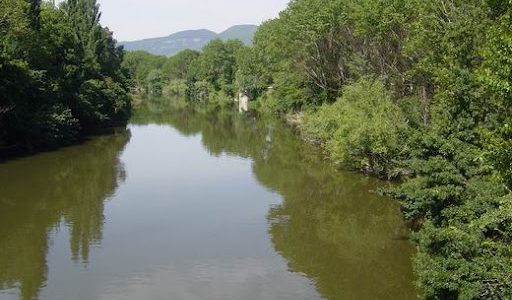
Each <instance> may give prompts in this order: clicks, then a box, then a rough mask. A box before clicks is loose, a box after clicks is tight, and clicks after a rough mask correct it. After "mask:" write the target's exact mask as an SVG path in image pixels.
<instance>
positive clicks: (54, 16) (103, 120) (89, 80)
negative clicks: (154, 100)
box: [0, 0, 130, 152]
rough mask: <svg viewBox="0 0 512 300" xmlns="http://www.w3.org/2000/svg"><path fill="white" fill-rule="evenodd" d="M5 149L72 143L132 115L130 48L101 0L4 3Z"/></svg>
mask: <svg viewBox="0 0 512 300" xmlns="http://www.w3.org/2000/svg"><path fill="white" fill-rule="evenodd" d="M0 12H1V15H0V151H1V152H4V151H8V152H21V151H36V150H44V149H48V148H53V147H57V146H62V145H67V144H70V143H73V142H75V141H77V140H78V139H79V138H80V136H82V135H83V134H84V133H87V132H90V131H92V130H95V129H97V128H101V127H105V126H111V125H114V124H118V123H122V122H125V121H126V120H127V118H128V117H129V114H130V99H129V97H128V93H127V92H128V86H129V85H128V82H127V80H126V76H125V75H124V74H123V72H122V71H121V62H122V59H123V51H122V49H121V48H118V47H117V46H116V41H115V40H114V39H113V37H112V33H111V32H110V31H109V30H108V29H107V28H104V27H102V26H101V25H100V23H99V21H100V16H101V14H100V12H99V5H98V4H97V3H96V1H95V0H68V1H65V2H63V3H62V4H61V5H60V6H59V7H55V6H53V5H52V4H50V3H48V2H42V3H41V1H38V0H2V1H0Z"/></svg>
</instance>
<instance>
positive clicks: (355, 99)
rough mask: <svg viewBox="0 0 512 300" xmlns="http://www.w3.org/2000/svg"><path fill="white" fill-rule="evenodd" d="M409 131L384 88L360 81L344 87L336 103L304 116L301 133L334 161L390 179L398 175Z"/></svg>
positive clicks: (366, 81) (376, 82)
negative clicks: (320, 146)
mask: <svg viewBox="0 0 512 300" xmlns="http://www.w3.org/2000/svg"><path fill="white" fill-rule="evenodd" d="M408 128H409V127H408V124H407V121H406V119H405V117H404V116H403V114H402V113H401V111H400V108H399V107H398V106H397V105H395V104H394V103H393V102H392V101H391V98H390V96H389V95H388V94H387V92H386V91H385V88H384V85H383V84H382V83H380V82H378V81H372V80H361V81H359V82H357V83H355V84H353V85H349V86H347V87H345V88H344V90H343V96H342V97H341V98H340V99H339V100H338V101H337V102H336V103H334V104H331V105H324V106H322V107H321V108H320V109H319V110H318V111H313V112H311V111H310V112H308V113H306V115H305V118H304V124H303V125H302V132H303V134H304V135H305V137H306V138H307V139H308V140H310V141H314V142H316V143H319V144H321V145H323V146H324V148H325V149H326V151H327V153H328V155H329V156H330V157H332V158H333V159H335V160H336V161H338V162H340V163H343V164H345V165H347V166H349V167H351V168H355V169H360V170H364V171H366V172H370V173H374V174H377V175H379V176H387V177H389V178H391V177H395V176H398V175H399V174H400V168H399V165H400V163H399V162H400V161H402V160H403V159H404V157H405V155H406V149H407V147H405V145H406V138H405V133H406V131H407V130H408Z"/></svg>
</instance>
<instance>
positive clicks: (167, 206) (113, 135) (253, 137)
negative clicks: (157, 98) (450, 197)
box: [0, 100, 416, 300]
mask: <svg viewBox="0 0 512 300" xmlns="http://www.w3.org/2000/svg"><path fill="white" fill-rule="evenodd" d="M162 101H163V100H161V102H159V103H154V104H151V103H150V104H148V105H146V106H144V107H141V108H139V109H138V111H137V112H136V113H135V115H134V117H133V118H132V121H131V123H130V124H129V126H128V128H127V129H116V130H112V132H109V133H105V134H102V135H98V136H94V137H92V138H90V139H89V140H88V141H87V142H85V143H83V144H81V145H77V146H73V147H68V148H64V149H61V150H58V151H54V152H47V153H42V154H38V155H34V156H31V157H25V158H19V159H14V160H9V161H7V162H3V163H0V299H1V300H18V299H20V300H33V299H34V300H74V299H77V300H82V299H83V300H96V299H97V300H103V299H105V300H107V299H108V300H117V299H119V300H132V299H133V300H145V299H147V300H157V299H158V300H160V299H162V300H164V299H165V300H167V299H176V300H196V299H197V300H199V299H208V300H230V299H233V300H239V299H240V300H244V299H247V300H260V299H267V300H273V299H283V300H286V299H289V300H306V299H308V300H309V299H312V300H314V299H330V300H337V299H343V300H344V299H362V300H365V299H386V300H387V299H389V300H400V299H415V298H416V291H415V288H414V286H413V281H414V276H413V272H412V264H411V257H412V256H413V253H414V248H413V247H412V246H411V244H410V243H409V242H408V240H407V235H408V231H407V229H406V227H405V226H404V224H403V221H402V219H401V216H400V212H399V208H398V206H397V205H396V203H395V202H393V201H392V200H390V199H387V198H384V197H381V196H378V195H377V194H376V193H375V190H376V189H377V188H378V187H379V186H381V185H382V184H383V183H381V182H378V181H376V180H374V179H371V178H368V177H365V176H362V175H359V174H355V173H350V172H342V171H338V170H336V169H335V168H333V167H332V166H331V165H330V164H329V163H327V162H325V161H323V160H322V158H321V157H320V156H319V155H318V150H317V149H314V148H313V147H310V146H308V145H306V144H304V143H303V142H302V141H301V140H300V139H299V138H298V137H297V136H296V134H294V133H293V131H292V129H290V128H287V127H286V126H283V125H282V124H280V123H279V122H275V121H265V120H259V119H256V118H253V117H247V116H240V115H238V114H235V113H228V112H221V113H212V112H204V111H198V110H192V109H185V108H181V109H178V108H170V106H169V105H167V103H166V101H163V102H164V103H162Z"/></svg>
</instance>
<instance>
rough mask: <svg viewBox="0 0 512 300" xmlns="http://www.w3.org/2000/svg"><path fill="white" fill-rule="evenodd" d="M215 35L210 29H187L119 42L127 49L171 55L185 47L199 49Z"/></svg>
mask: <svg viewBox="0 0 512 300" xmlns="http://www.w3.org/2000/svg"><path fill="white" fill-rule="evenodd" d="M215 37H217V34H216V33H215V32H213V31H210V30H206V29H201V30H187V31H181V32H177V33H174V34H171V35H169V36H167V37H161V38H153V39H145V40H140V41H133V42H121V43H119V44H120V45H123V46H124V49H125V50H127V51H134V50H144V51H147V52H149V53H153V54H157V55H167V56H172V55H174V54H176V53H178V52H180V51H182V50H185V49H193V50H201V49H202V48H203V47H204V46H205V45H206V44H208V42H210V41H211V40H212V39H214V38H215Z"/></svg>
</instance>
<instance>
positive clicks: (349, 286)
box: [136, 106, 416, 299]
mask: <svg viewBox="0 0 512 300" xmlns="http://www.w3.org/2000/svg"><path fill="white" fill-rule="evenodd" d="M157 107H158V106H153V107H152V108H151V109H146V108H143V109H141V110H140V111H139V114H138V115H137V117H136V122H138V123H139V124H144V123H145V122H146V121H147V120H145V117H144V116H150V115H152V114H154V113H155V112H157V114H158V115H160V116H161V118H159V122H160V123H161V124H165V123H167V124H171V125H172V126H173V127H174V128H176V129H178V130H180V131H181V132H182V133H183V134H184V135H195V134H199V133H200V134H201V136H202V143H203V145H204V147H205V148H206V149H207V150H208V151H209V152H210V153H211V154H213V155H221V154H226V155H231V156H239V157H247V158H251V159H252V161H253V167H252V170H253V173H254V175H255V177H256V178H257V179H258V181H259V182H260V183H262V184H263V185H264V186H266V187H267V188H268V189H270V190H272V191H275V192H277V193H279V194H280V195H281V196H282V197H283V199H284V201H283V203H282V204H281V205H278V206H275V207H273V208H272V209H271V210H270V212H269V213H268V222H269V226H270V229H269V231H270V234H271V238H272V242H273V244H274V247H275V249H276V251H278V252H279V253H280V254H281V255H282V256H283V257H284V258H285V259H286V260H287V261H288V264H289V268H290V271H292V272H297V273H303V274H306V275H307V276H308V277H309V278H310V279H311V280H313V281H314V282H315V284H316V287H317V290H318V291H319V292H320V293H321V294H322V295H323V296H324V297H325V298H326V299H414V298H415V297H416V292H415V289H414V287H413V284H412V283H413V274H412V267H411V262H410V257H411V256H412V254H413V248H412V247H411V245H410V244H409V243H408V241H407V235H408V232H407V229H406V228H405V226H404V224H403V222H402V220H401V216H400V213H399V211H398V207H397V205H395V203H393V202H392V201H391V200H389V199H386V198H383V197H380V196H378V195H376V194H375V193H372V192H371V191H372V190H375V189H376V188H377V187H378V185H379V184H382V183H379V182H377V181H375V180H373V179H371V178H367V177H364V176H359V175H357V174H351V173H345V172H339V171H336V170H335V169H333V168H332V167H331V166H330V165H329V164H328V163H326V162H324V161H322V159H321V158H319V156H318V153H316V151H317V150H316V149H314V148H312V147H309V146H307V145H304V143H303V142H302V141H300V140H299V139H298V138H297V137H296V135H294V134H293V133H292V132H291V129H290V128H287V127H285V126H283V125H282V124H281V123H280V122H275V121H273V120H256V119H255V118H251V117H244V116H240V115H238V114H233V113H227V112H222V113H212V112H208V111H202V110H201V109H185V110H176V109H174V110H173V109H170V110H169V109H167V108H166V106H163V107H161V106H160V107H159V108H157ZM148 110H149V111H151V113H147V112H148Z"/></svg>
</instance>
